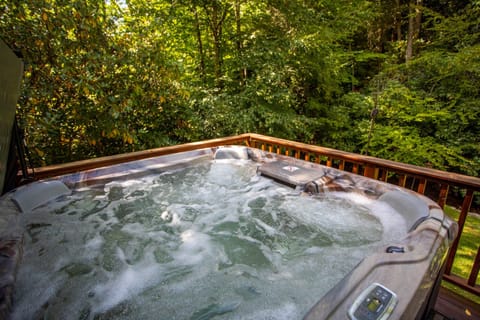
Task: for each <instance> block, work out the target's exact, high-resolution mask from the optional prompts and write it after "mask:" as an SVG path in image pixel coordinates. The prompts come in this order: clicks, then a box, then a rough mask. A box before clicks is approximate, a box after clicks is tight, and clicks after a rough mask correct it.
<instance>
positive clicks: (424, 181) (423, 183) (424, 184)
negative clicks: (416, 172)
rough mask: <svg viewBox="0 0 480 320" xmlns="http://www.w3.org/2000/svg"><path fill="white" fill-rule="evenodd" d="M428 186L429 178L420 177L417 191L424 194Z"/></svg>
mask: <svg viewBox="0 0 480 320" xmlns="http://www.w3.org/2000/svg"><path fill="white" fill-rule="evenodd" d="M426 188H427V179H420V180H419V181H418V187H417V192H418V193H421V194H424V193H425V189H426Z"/></svg>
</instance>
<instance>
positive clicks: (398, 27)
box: [395, 0, 402, 41]
mask: <svg viewBox="0 0 480 320" xmlns="http://www.w3.org/2000/svg"><path fill="white" fill-rule="evenodd" d="M395 4H396V7H395V31H396V34H397V41H400V40H402V7H401V4H400V0H396V1H395Z"/></svg>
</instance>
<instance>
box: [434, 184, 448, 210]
mask: <svg viewBox="0 0 480 320" xmlns="http://www.w3.org/2000/svg"><path fill="white" fill-rule="evenodd" d="M449 188H450V186H449V185H448V184H442V185H441V186H440V193H439V195H438V202H437V203H438V205H439V206H440V208H442V209H443V207H445V204H446V203H447V196H448V190H449Z"/></svg>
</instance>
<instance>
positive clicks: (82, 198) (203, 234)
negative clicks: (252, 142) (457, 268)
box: [0, 146, 457, 319]
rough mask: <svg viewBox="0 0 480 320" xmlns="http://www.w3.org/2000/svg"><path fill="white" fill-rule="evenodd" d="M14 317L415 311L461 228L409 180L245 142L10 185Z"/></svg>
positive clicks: (406, 315) (398, 314)
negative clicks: (385, 178)
mask: <svg viewBox="0 0 480 320" xmlns="http://www.w3.org/2000/svg"><path fill="white" fill-rule="evenodd" d="M0 207H1V208H2V209H1V211H2V212H1V216H0V220H1V224H0V227H1V228H2V229H1V233H2V238H1V239H0V241H1V242H0V254H1V255H0V263H1V264H0V266H1V269H0V270H1V272H2V274H1V275H0V281H1V282H2V291H1V292H0V294H1V295H2V299H0V300H1V301H3V305H2V308H3V309H2V312H3V316H4V317H7V316H8V317H11V318H12V319H39V318H42V319H43V318H48V319H211V318H215V319H222V318H224V319H303V318H304V319H327V318H331V319H348V318H351V319H387V318H388V319H400V318H402V319H414V318H421V317H423V316H424V315H425V314H426V312H428V309H429V307H430V306H429V304H430V302H431V301H432V297H434V296H435V287H436V286H437V285H438V283H439V281H438V280H439V275H441V269H442V266H443V262H444V260H445V257H446V253H447V251H448V248H449V246H450V244H451V242H452V241H453V239H454V238H455V236H456V233H457V226H456V224H455V223H454V222H452V221H451V220H450V219H449V218H448V217H446V216H445V215H444V213H443V211H442V210H441V209H440V208H439V207H438V205H437V204H435V203H434V202H432V201H431V200H429V199H428V198H426V197H424V196H422V195H419V194H416V193H413V192H411V191H409V190H406V189H402V188H400V187H397V186H393V185H389V184H386V183H383V182H379V181H376V180H372V179H368V178H364V177H361V176H358V175H355V174H351V173H347V172H343V171H339V170H337V169H334V168H330V167H325V166H322V165H318V164H315V163H311V162H306V161H301V160H298V159H293V158H290V157H285V156H281V155H277V154H273V153H269V152H264V151H260V150H257V149H253V148H248V147H243V146H224V147H212V148H205V149H198V150H194V151H187V152H181V153H175V154H169V155H164V156H158V157H152V158H148V159H143V160H137V161H133V162H126V163H122V164H116V165H111V166H106V167H101V168H96V169H92V170H87V171H83V172H79V173H74V174H67V175H63V176H58V177H56V178H54V179H47V180H43V181H37V182H34V183H31V184H29V185H26V186H23V187H20V188H18V189H16V190H14V191H12V192H10V193H7V194H5V195H4V196H2V197H1V198H0Z"/></svg>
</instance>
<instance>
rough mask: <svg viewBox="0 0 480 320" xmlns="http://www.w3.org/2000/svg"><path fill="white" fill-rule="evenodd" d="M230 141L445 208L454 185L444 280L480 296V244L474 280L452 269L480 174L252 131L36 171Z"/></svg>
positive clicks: (56, 171)
mask: <svg viewBox="0 0 480 320" xmlns="http://www.w3.org/2000/svg"><path fill="white" fill-rule="evenodd" d="M229 144H244V145H247V146H249V147H253V148H258V149H261V150H265V151H269V152H274V153H277V154H283V155H287V156H291V157H294V158H296V159H302V160H305V161H312V162H316V163H320V164H324V165H326V166H329V167H336V168H338V169H340V170H345V171H350V172H353V173H356V174H360V175H364V176H366V177H369V178H373V179H377V180H381V181H385V182H388V183H394V184H397V185H399V186H402V187H405V188H409V189H411V190H414V191H416V192H418V193H421V194H426V195H427V196H429V197H430V198H433V199H434V200H435V201H437V203H438V204H439V205H440V206H441V207H442V208H443V207H444V206H445V204H446V201H447V196H448V192H449V190H451V189H452V188H455V189H456V191H457V192H458V193H460V194H465V196H464V197H463V202H462V204H461V209H460V216H459V219H458V225H459V236H458V237H457V238H456V240H455V241H454V243H453V245H452V248H451V250H450V253H449V256H448V257H447V262H446V269H445V273H444V276H443V278H444V280H446V281H448V282H451V283H453V284H454V285H456V286H458V287H461V288H462V289H464V290H467V291H469V292H471V293H473V294H476V295H478V296H480V286H479V285H477V284H476V282H477V277H478V273H479V271H480V247H479V248H478V250H477V254H476V257H475V258H474V259H473V262H472V268H471V271H470V275H469V277H468V278H464V277H462V276H460V275H455V274H453V273H452V266H453V262H454V259H455V255H456V253H457V249H458V244H459V239H460V236H461V234H462V232H463V228H464V226H465V223H466V218H467V215H468V212H469V210H470V207H471V204H472V201H473V198H474V194H475V193H478V192H480V178H476V177H470V176H465V175H460V174H455V173H450V172H444V171H440V170H435V169H431V168H424V167H419V166H414V165H409V164H404V163H399V162H395V161H389V160H384V159H379V158H375V157H370V156H363V155H359V154H354V153H349V152H344V151H339V150H335V149H330V148H324V147H320V146H314V145H309V144H304V143H299V142H294V141H289V140H284V139H278V138H273V137H268V136H264V135H259V134H248V133H247V134H242V135H238V136H233V137H226V138H219V139H213V140H207V141H202V142H194V143H187V144H182V145H178V146H170V147H165V148H158V149H151V150H146V151H139V152H133V153H129V154H123V155H115V156H110V157H102V158H97V159H91V160H84V161H78V162H72V163H68V164H62V165H56V166H49V167H42V168H38V169H36V170H35V175H36V178H37V179H42V178H46V177H52V176H56V175H61V174H66V173H71V172H77V171H81V170H87V169H92V168H98V167H101V166H106V165H112V164H116V163H121V162H127V161H132V160H139V159H144V158H149V157H155V156H160V155H165V154H171V153H176V152H182V151H190V150H194V149H199V148H209V147H216V146H222V145H229ZM479 244H480V241H479Z"/></svg>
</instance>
